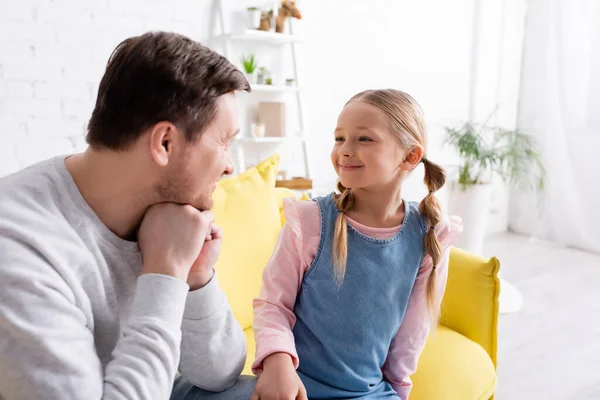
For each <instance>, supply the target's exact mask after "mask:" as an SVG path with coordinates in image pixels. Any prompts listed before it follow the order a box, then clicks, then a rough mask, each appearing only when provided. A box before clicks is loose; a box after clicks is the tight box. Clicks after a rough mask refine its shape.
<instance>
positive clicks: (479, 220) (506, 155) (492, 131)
mask: <svg viewBox="0 0 600 400" xmlns="http://www.w3.org/2000/svg"><path fill="white" fill-rule="evenodd" d="M445 145H447V146H450V147H451V148H453V149H454V150H455V151H456V152H457V153H458V156H459V157H460V160H461V161H460V163H459V165H458V177H457V179H456V180H455V181H453V182H450V184H449V185H448V186H449V191H448V212H449V213H450V214H455V215H459V216H461V217H462V219H463V225H464V230H463V233H462V234H461V236H460V238H459V240H458V241H457V244H456V245H457V246H458V247H462V248H465V249H467V250H469V251H473V252H475V253H479V254H480V253H481V251H482V248H483V239H484V237H485V233H486V230H487V216H488V213H489V208H490V203H491V194H492V178H493V177H494V176H499V177H500V178H501V179H502V180H503V181H504V182H505V183H506V184H507V185H509V186H510V187H513V188H517V189H519V190H534V191H541V190H543V188H544V181H545V168H544V165H543V163H542V157H541V155H540V151H539V149H538V144H537V143H536V141H535V139H534V138H533V137H532V136H531V135H529V134H527V133H525V132H521V131H519V130H512V129H503V128H497V127H490V126H487V125H485V124H484V125H481V126H477V125H474V124H472V123H464V124H463V125H461V126H459V127H456V128H455V127H446V128H445Z"/></svg>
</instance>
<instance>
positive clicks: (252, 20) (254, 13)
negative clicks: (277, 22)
mask: <svg viewBox="0 0 600 400" xmlns="http://www.w3.org/2000/svg"><path fill="white" fill-rule="evenodd" d="M259 26H260V10H247V11H246V27H247V28H248V29H258V27H259Z"/></svg>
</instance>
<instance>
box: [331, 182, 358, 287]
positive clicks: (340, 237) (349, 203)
mask: <svg viewBox="0 0 600 400" xmlns="http://www.w3.org/2000/svg"><path fill="white" fill-rule="evenodd" d="M337 188H338V190H339V191H340V194H336V195H335V196H334V203H335V206H336V208H337V209H338V211H339V214H338V216H337V218H336V220H335V231H334V236H333V264H334V273H335V278H336V280H337V281H338V283H340V284H341V283H342V281H343V280H344V275H345V273H346V259H347V257H348V226H347V219H346V214H345V213H346V212H348V211H350V209H352V207H354V195H353V194H352V190H350V189H348V188H346V187H344V185H342V183H341V182H338V185H337Z"/></svg>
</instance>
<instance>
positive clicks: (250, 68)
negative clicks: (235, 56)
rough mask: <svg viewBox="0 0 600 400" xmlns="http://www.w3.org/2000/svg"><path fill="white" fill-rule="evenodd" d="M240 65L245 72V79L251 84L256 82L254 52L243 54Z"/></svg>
mask: <svg viewBox="0 0 600 400" xmlns="http://www.w3.org/2000/svg"><path fill="white" fill-rule="evenodd" d="M242 66H243V67H244V72H246V79H248V83H250V84H251V85H253V84H255V83H256V74H255V72H256V67H257V64H256V57H255V55H254V54H249V55H245V56H243V57H242Z"/></svg>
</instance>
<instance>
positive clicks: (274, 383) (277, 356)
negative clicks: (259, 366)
mask: <svg viewBox="0 0 600 400" xmlns="http://www.w3.org/2000/svg"><path fill="white" fill-rule="evenodd" d="M295 399H300V400H308V397H307V396H306V389H305V388H304V385H303V384H302V381H301V380H300V377H299V376H298V374H297V373H296V370H295V368H294V364H293V362H292V358H291V356H290V355H289V354H287V353H274V354H271V355H270V356H269V357H267V358H265V360H264V361H263V372H262V373H261V374H260V376H259V377H258V381H257V382H256V387H255V388H254V393H252V397H250V400H295Z"/></svg>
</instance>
